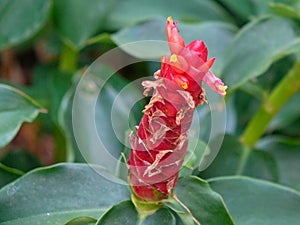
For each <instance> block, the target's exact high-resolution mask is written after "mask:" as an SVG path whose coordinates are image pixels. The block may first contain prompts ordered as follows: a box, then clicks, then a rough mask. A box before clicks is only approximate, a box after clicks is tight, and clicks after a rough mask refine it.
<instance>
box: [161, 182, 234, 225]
mask: <svg viewBox="0 0 300 225" xmlns="http://www.w3.org/2000/svg"><path fill="white" fill-rule="evenodd" d="M174 194H175V195H176V196H177V198H178V199H179V201H180V203H179V202H178V201H176V200H175V199H171V200H170V201H167V202H166V204H167V205H168V206H169V207H170V208H171V209H173V210H174V211H175V212H176V213H177V214H178V216H179V217H181V219H182V220H183V222H184V221H187V220H186V219H187V218H188V215H187V214H189V213H188V212H187V211H186V208H188V209H189V211H190V212H191V214H192V215H193V217H194V218H195V219H196V220H197V221H199V222H200V223H201V225H214V224H215V225H220V224H222V225H233V222H232V219H231V216H230V214H229V212H228V210H227V208H226V206H225V205H224V202H223V199H222V197H221V196H220V195H219V194H218V193H216V192H214V191H213V190H212V189H211V188H210V186H209V184H208V183H207V182H206V181H204V180H201V179H199V178H197V177H184V178H181V179H179V182H178V184H177V186H176V187H175V190H174ZM183 205H184V206H183ZM191 222H192V221H190V222H189V223H188V224H192V223H191Z"/></svg>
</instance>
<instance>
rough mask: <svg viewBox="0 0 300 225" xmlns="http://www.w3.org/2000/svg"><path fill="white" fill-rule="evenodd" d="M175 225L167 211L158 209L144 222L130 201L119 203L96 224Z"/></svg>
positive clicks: (172, 217) (173, 218)
mask: <svg viewBox="0 0 300 225" xmlns="http://www.w3.org/2000/svg"><path fill="white" fill-rule="evenodd" d="M119 224H123V225H156V224H160V225H175V224H176V221H175V217H174V216H173V215H172V214H171V213H170V211H169V210H168V209H165V208H163V209H160V210H158V211H157V212H155V213H154V214H152V215H150V216H148V217H146V218H145V219H144V220H141V218H139V215H138V212H137V211H136V210H135V207H134V205H133V204H132V202H131V201H125V202H121V203H120V204H118V205H115V206H113V207H112V208H111V209H109V210H108V211H107V212H106V213H105V214H104V215H103V216H102V217H101V218H100V219H99V221H98V222H97V225H119Z"/></svg>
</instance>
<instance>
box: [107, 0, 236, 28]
mask: <svg viewBox="0 0 300 225" xmlns="http://www.w3.org/2000/svg"><path fill="white" fill-rule="evenodd" d="M168 16H172V17H173V18H174V20H181V21H182V20H185V21H205V20H220V21H231V18H230V16H229V14H228V13H227V12H226V11H225V10H224V9H223V8H222V7H221V6H220V5H218V4H217V3H215V2H213V1H197V0H190V1H188V2H183V1H172V0H165V1H159V0H152V1H147V0H127V1H122V0H117V1H116V4H115V8H114V10H113V11H112V13H111V14H110V15H109V18H108V21H107V28H108V29H120V28H123V27H125V26H132V25H134V24H137V23H139V22H142V21H145V20H149V19H155V18H159V19H165V20H166V18H167V17H168Z"/></svg>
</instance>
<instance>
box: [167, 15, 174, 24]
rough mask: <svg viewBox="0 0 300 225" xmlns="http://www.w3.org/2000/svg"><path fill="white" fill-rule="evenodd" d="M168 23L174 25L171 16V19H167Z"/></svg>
mask: <svg viewBox="0 0 300 225" xmlns="http://www.w3.org/2000/svg"><path fill="white" fill-rule="evenodd" d="M167 22H168V23H171V24H172V23H173V19H172V16H169V17H168V18H167Z"/></svg>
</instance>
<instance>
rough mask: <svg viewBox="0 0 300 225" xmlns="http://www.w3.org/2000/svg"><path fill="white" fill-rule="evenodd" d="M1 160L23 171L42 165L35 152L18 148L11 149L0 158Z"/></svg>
mask: <svg viewBox="0 0 300 225" xmlns="http://www.w3.org/2000/svg"><path fill="white" fill-rule="evenodd" d="M0 162H1V163H3V164H5V165H6V166H9V167H12V168H15V169H18V170H20V171H23V172H27V171H29V170H32V169H34V168H36V167H40V166H42V164H41V162H40V161H39V160H38V158H36V157H35V156H34V155H33V154H31V153H29V152H28V151H26V150H16V149H10V150H9V151H8V152H7V153H6V154H5V155H4V156H3V157H1V158H0Z"/></svg>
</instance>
